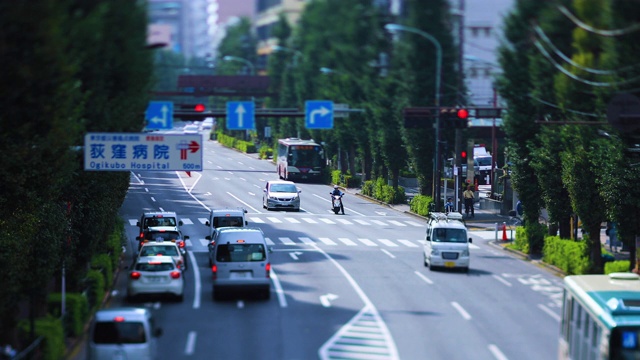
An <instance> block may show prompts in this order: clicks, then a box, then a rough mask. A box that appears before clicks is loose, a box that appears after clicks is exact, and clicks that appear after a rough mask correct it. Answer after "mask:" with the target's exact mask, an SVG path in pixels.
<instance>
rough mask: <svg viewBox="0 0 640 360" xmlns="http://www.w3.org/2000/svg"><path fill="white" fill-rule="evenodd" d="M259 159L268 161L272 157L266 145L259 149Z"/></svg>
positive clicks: (271, 151) (270, 150)
mask: <svg viewBox="0 0 640 360" xmlns="http://www.w3.org/2000/svg"><path fill="white" fill-rule="evenodd" d="M259 154H260V159H268V158H270V157H272V156H273V149H272V148H270V147H269V146H267V145H262V146H261V147H260V151H259Z"/></svg>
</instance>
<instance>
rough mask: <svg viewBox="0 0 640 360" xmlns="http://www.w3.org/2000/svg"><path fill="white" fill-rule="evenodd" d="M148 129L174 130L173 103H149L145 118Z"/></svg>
mask: <svg viewBox="0 0 640 360" xmlns="http://www.w3.org/2000/svg"><path fill="white" fill-rule="evenodd" d="M144 118H145V119H146V120H147V126H146V127H147V129H158V130H165V129H172V128H173V102H172V101H149V105H148V106H147V111H146V112H145V117H144Z"/></svg>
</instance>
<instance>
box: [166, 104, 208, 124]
mask: <svg viewBox="0 0 640 360" xmlns="http://www.w3.org/2000/svg"><path fill="white" fill-rule="evenodd" d="M206 110H207V107H206V105H205V104H202V103H198V104H178V105H177V109H176V111H174V113H173V117H174V118H177V119H182V120H183V121H202V120H204V118H205V117H208V116H210V115H208V114H205V111H206Z"/></svg>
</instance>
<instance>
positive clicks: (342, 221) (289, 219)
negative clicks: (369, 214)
mask: <svg viewBox="0 0 640 360" xmlns="http://www.w3.org/2000/svg"><path fill="white" fill-rule="evenodd" d="M180 220H182V223H183V225H194V224H205V223H206V222H207V218H204V217H195V218H193V219H191V218H189V217H181V218H180ZM247 220H248V221H249V225H251V224H252V223H253V224H267V223H268V224H319V225H337V224H339V225H362V226H383V227H400V228H402V227H403V228H407V227H424V226H425V224H421V223H420V222H418V221H415V220H395V219H384V220H378V219H368V218H367V219H357V218H348V219H347V218H340V217H334V218H327V217H318V216H314V217H308V216H307V217H299V216H284V217H278V216H266V215H265V216H248V217H247ZM137 222H138V219H137V218H136V219H129V224H130V225H131V226H136V223H137Z"/></svg>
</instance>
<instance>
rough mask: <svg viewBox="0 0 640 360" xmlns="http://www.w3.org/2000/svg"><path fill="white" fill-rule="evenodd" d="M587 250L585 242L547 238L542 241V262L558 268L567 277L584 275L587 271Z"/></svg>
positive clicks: (553, 237) (555, 237)
mask: <svg viewBox="0 0 640 360" xmlns="http://www.w3.org/2000/svg"><path fill="white" fill-rule="evenodd" d="M587 248H588V246H587V243H586V242H585V241H573V240H565V239H561V238H560V237H558V236H547V237H546V238H545V239H544V249H543V254H544V256H543V260H544V261H545V262H546V263H548V264H551V265H554V266H556V267H558V268H560V269H561V270H562V271H564V272H565V274H568V275H579V274H586V273H587V272H588V270H589V256H588V254H587Z"/></svg>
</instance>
